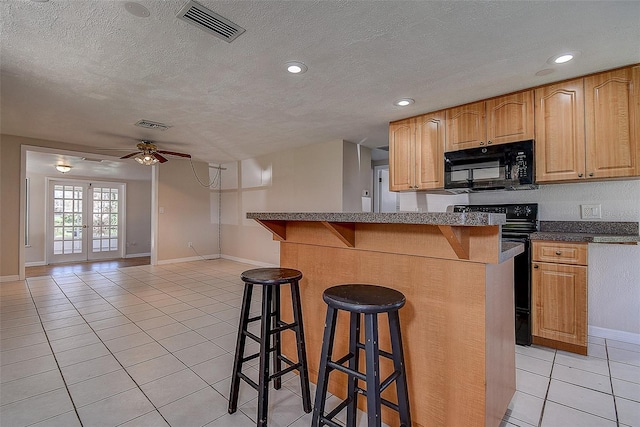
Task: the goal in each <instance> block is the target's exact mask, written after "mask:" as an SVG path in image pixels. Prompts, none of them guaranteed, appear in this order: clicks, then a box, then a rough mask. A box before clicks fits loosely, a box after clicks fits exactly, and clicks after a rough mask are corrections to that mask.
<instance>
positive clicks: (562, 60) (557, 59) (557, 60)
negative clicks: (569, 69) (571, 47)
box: [547, 51, 580, 64]
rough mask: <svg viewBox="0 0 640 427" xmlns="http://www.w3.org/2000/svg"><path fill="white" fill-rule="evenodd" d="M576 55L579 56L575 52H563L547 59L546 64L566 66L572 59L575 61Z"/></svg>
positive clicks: (578, 53)
mask: <svg viewBox="0 0 640 427" xmlns="http://www.w3.org/2000/svg"><path fill="white" fill-rule="evenodd" d="M578 55H580V52H577V51H574V52H563V53H561V54H560V55H555V56H552V57H551V58H549V59H547V64H566V63H567V62H569V61H571V60H572V59H575V58H576V57H577V56H578Z"/></svg>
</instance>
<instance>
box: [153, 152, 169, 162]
mask: <svg viewBox="0 0 640 427" xmlns="http://www.w3.org/2000/svg"><path fill="white" fill-rule="evenodd" d="M151 155H152V156H153V157H155V158H156V159H158V161H159V162H160V163H164V162H168V160H167V159H166V158H164V157H163V156H161V155H160V154H158V152H157V151H156V152H155V153H153V154H151Z"/></svg>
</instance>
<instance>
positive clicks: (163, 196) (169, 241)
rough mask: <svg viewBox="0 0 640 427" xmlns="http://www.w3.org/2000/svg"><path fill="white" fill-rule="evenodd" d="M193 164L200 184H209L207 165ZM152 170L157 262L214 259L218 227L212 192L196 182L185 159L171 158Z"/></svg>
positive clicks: (216, 248) (189, 164)
mask: <svg viewBox="0 0 640 427" xmlns="http://www.w3.org/2000/svg"><path fill="white" fill-rule="evenodd" d="M193 165H194V168H195V172H196V173H197V174H198V175H197V176H198V177H199V178H200V181H202V182H203V183H204V184H208V183H209V165H208V164H207V163H203V162H195V161H194V162H193ZM154 167H156V168H158V170H157V173H158V180H157V207H158V211H157V232H156V242H155V244H156V245H157V262H158V263H159V264H163V263H170V262H176V261H187V260H194V259H200V257H204V258H212V257H217V256H218V224H215V223H213V221H212V215H211V211H212V209H211V201H212V197H211V192H212V191H213V190H211V189H209V188H208V187H204V186H202V185H201V184H200V183H199V182H198V180H197V178H196V176H195V175H194V171H193V170H192V168H191V163H190V162H189V161H188V160H183V159H175V158H172V159H171V160H170V161H169V162H167V163H163V164H161V165H157V166H154ZM188 242H192V244H193V248H190V247H189V246H188Z"/></svg>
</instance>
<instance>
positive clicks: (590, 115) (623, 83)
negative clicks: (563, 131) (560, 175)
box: [584, 66, 640, 178]
mask: <svg viewBox="0 0 640 427" xmlns="http://www.w3.org/2000/svg"><path fill="white" fill-rule="evenodd" d="M639 86H640V67H639V66H636V67H632V68H624V69H621V70H615V71H611V72H607V73H600V74H595V75H593V76H588V77H585V79H584V91H585V119H586V120H585V128H586V148H587V158H586V172H587V178H614V177H626V176H636V175H640V169H639V165H638V160H639V158H640V143H639V142H638V138H639V135H638V133H639V132H640V87H639Z"/></svg>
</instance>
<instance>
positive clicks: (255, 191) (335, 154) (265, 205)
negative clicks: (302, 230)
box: [213, 140, 371, 265]
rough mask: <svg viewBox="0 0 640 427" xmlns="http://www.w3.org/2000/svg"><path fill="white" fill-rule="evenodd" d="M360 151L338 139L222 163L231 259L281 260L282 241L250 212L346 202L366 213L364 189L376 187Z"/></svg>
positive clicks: (326, 207)
mask: <svg viewBox="0 0 640 427" xmlns="http://www.w3.org/2000/svg"><path fill="white" fill-rule="evenodd" d="M345 153H347V154H346V155H345ZM355 153H357V152H356V146H355V145H354V144H351V143H349V142H345V141H342V140H336V141H329V142H326V143H321V144H313V145H308V146H305V147H301V148H297V149H294V150H287V151H283V152H279V153H274V154H270V155H265V156H261V157H258V158H253V159H248V160H244V161H242V162H234V163H228V164H224V165H222V166H223V167H225V168H226V170H224V171H223V172H222V197H221V198H222V218H221V221H222V241H221V246H222V252H223V254H224V255H225V257H229V258H231V259H236V260H240V261H243V260H244V261H249V262H253V263H261V264H264V265H278V264H279V262H280V246H279V243H278V242H275V241H273V239H272V234H271V233H269V232H268V231H267V230H265V229H264V228H263V227H262V226H260V225H259V224H258V223H256V222H255V221H253V220H247V219H246V213H247V212H342V211H344V210H345V209H344V205H345V204H348V205H349V207H350V209H351V210H352V211H360V207H361V199H362V198H361V196H362V190H363V189H364V188H365V187H363V186H365V185H366V186H367V187H366V188H370V185H371V157H370V154H368V153H369V150H362V151H361V156H360V161H361V163H358V160H357V159H358V156H357V155H354V154H355ZM345 171H346V172H345ZM345 173H346V174H347V175H348V176H347V178H346V179H345V178H344V177H343V174H345ZM213 204H214V203H213Z"/></svg>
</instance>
